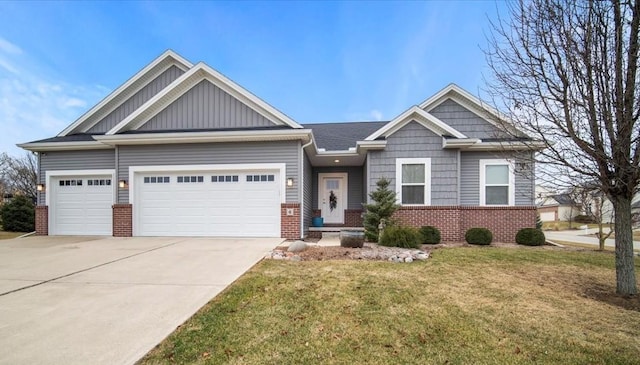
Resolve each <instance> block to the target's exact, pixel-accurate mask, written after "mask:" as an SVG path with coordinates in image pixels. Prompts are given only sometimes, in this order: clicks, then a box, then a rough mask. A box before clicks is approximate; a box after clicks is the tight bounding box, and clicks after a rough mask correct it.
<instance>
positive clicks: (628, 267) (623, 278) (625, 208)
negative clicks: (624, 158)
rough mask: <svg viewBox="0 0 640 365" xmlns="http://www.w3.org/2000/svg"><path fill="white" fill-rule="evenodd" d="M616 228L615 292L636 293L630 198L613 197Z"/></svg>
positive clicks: (623, 293) (622, 293)
mask: <svg viewBox="0 0 640 365" xmlns="http://www.w3.org/2000/svg"><path fill="white" fill-rule="evenodd" d="M612 203H613V209H614V211H615V222H616V226H615V230H616V279H617V287H616V292H617V293H618V294H621V295H636V294H638V287H637V284H636V272H635V266H634V257H633V231H632V229H631V199H628V198H626V197H620V196H617V197H614V199H613V200H612Z"/></svg>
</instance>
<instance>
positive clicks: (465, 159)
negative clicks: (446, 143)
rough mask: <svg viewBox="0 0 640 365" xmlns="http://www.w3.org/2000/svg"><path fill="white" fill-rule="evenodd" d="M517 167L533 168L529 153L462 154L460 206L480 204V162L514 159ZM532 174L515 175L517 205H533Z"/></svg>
mask: <svg viewBox="0 0 640 365" xmlns="http://www.w3.org/2000/svg"><path fill="white" fill-rule="evenodd" d="M513 158H515V161H516V166H517V165H519V164H522V163H525V164H526V165H528V166H529V167H530V166H531V163H530V161H531V156H530V153H529V152H520V153H512V154H505V153H504V152H503V153H501V152H464V151H462V152H461V153H460V175H461V178H460V204H461V205H479V204H480V162H479V161H480V160H483V159H513ZM532 176H533V171H531V173H527V174H523V173H516V174H515V205H533V204H534V202H533V199H534V193H533V192H534V185H535V184H534V181H535V180H534V179H533V178H532Z"/></svg>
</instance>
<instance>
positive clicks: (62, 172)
mask: <svg viewBox="0 0 640 365" xmlns="http://www.w3.org/2000/svg"><path fill="white" fill-rule="evenodd" d="M92 175H111V185H112V186H113V187H114V188H113V198H114V202H115V201H116V200H115V199H116V194H117V188H118V181H117V180H116V170H112V169H108V170H47V172H46V173H45V184H46V186H45V189H46V190H45V205H46V206H49V203H50V199H51V194H49V187H50V186H51V178H52V177H58V176H92Z"/></svg>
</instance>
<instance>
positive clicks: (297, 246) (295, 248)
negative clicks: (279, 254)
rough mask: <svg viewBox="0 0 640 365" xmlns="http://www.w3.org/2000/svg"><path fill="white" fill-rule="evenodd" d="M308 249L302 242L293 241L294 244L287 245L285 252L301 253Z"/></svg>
mask: <svg viewBox="0 0 640 365" xmlns="http://www.w3.org/2000/svg"><path fill="white" fill-rule="evenodd" d="M307 248H308V246H307V244H306V243H304V242H303V241H295V242H294V243H292V244H290V245H289V248H288V249H287V251H289V252H302V251H305V250H306V249H307Z"/></svg>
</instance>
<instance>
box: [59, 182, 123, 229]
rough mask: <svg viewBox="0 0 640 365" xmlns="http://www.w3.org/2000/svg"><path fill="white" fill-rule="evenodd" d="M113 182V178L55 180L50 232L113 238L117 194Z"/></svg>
mask: <svg viewBox="0 0 640 365" xmlns="http://www.w3.org/2000/svg"><path fill="white" fill-rule="evenodd" d="M111 182H112V177H111V176H110V175H95V176H94V175H91V176H87V175H79V176H71V175H69V176H56V177H52V178H51V182H50V184H51V190H50V194H51V195H50V196H51V197H50V202H49V204H50V208H49V209H50V225H51V226H50V229H49V231H50V233H51V234H54V235H111V233H112V228H111V225H112V207H111V206H112V204H113V201H114V193H115V192H114V186H113V185H111ZM94 183H95V184H98V185H94ZM99 184H102V185H99Z"/></svg>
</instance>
